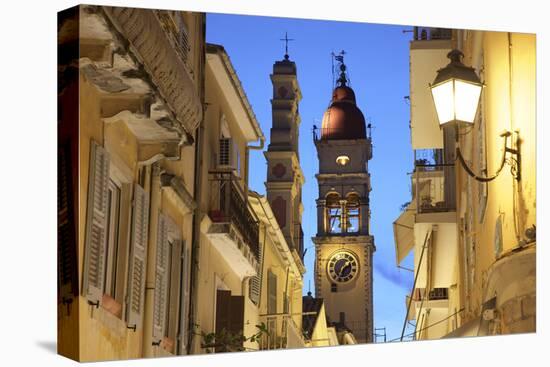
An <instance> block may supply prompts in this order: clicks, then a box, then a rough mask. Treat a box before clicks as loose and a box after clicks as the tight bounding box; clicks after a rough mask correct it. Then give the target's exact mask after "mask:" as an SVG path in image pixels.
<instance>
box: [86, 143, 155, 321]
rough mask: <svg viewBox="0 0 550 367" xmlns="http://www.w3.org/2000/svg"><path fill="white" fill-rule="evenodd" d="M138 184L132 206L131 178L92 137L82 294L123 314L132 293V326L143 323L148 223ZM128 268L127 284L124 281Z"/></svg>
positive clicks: (128, 316) (144, 202)
mask: <svg viewBox="0 0 550 367" xmlns="http://www.w3.org/2000/svg"><path fill="white" fill-rule="evenodd" d="M134 187H135V189H134V200H133V202H134V208H133V210H132V207H131V204H130V203H131V202H132V197H131V190H130V188H131V184H129V183H128V182H125V180H124V179H122V176H121V174H120V173H119V170H118V169H117V168H116V167H115V166H114V165H111V164H110V156H109V153H108V152H107V151H106V150H105V149H104V148H103V147H101V146H100V145H98V144H97V143H95V142H93V141H92V143H91V146H90V172H89V179H88V201H87V211H88V212H87V218H86V238H85V253H84V275H83V277H84V286H83V295H85V296H86V298H87V299H88V302H89V304H90V305H93V306H96V307H99V306H100V305H101V306H102V308H103V309H105V310H107V311H108V312H110V313H112V314H113V315H115V316H117V317H119V318H122V317H123V310H124V307H123V305H124V303H125V297H126V295H127V294H128V300H129V302H128V303H127V304H126V312H127V313H126V316H127V320H128V323H129V325H128V326H129V327H130V328H133V326H135V327H137V326H138V325H141V318H142V312H141V311H142V304H143V292H144V287H145V279H144V276H145V275H144V274H145V273H144V270H145V269H144V267H143V264H144V259H145V253H146V250H145V249H146V244H147V225H148V201H147V195H146V194H145V192H144V191H143V189H141V187H139V186H138V185H135V186H134ZM130 212H132V218H133V219H132V222H131V223H130ZM130 228H132V232H133V233H130ZM136 231H137V232H136ZM138 232H139V233H138ZM130 238H131V239H132V240H131V242H130ZM129 243H130V248H128V244H129ZM129 253H130V254H131V255H130V256H131V257H130V259H129V258H128V254H129ZM139 263H141V268H140V264H139ZM126 273H128V277H127V279H128V284H127V286H126V287H125V280H126V275H127V274H126ZM130 306H132V307H130Z"/></svg>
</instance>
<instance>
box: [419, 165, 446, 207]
mask: <svg viewBox="0 0 550 367" xmlns="http://www.w3.org/2000/svg"><path fill="white" fill-rule="evenodd" d="M413 190H414V196H415V200H416V207H417V211H418V213H438V212H451V211H454V210H455V208H456V200H455V180H454V164H452V163H451V164H417V165H416V166H415V170H414V176H413Z"/></svg>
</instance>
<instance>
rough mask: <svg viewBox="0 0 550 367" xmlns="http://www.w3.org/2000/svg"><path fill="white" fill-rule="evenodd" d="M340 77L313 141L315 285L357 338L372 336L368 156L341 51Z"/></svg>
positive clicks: (338, 321) (334, 318)
mask: <svg viewBox="0 0 550 367" xmlns="http://www.w3.org/2000/svg"><path fill="white" fill-rule="evenodd" d="M336 59H337V60H338V61H339V64H340V65H339V66H340V77H339V79H338V81H337V85H336V88H335V89H334V91H333V93H332V101H331V104H330V106H329V108H328V109H327V111H326V112H325V114H324V116H323V121H322V127H321V131H320V133H318V132H315V134H314V142H315V146H316V148H317V155H318V158H319V173H318V174H317V176H316V177H317V181H318V185H319V198H318V199H317V235H316V237H314V238H313V242H314V243H315V250H316V259H315V291H316V296H317V297H321V298H323V299H324V302H325V306H326V311H327V317H328V319H329V321H330V322H331V323H332V324H333V325H335V326H336V327H337V329H341V328H348V329H350V330H351V331H352V333H353V334H354V336H355V338H356V339H357V341H358V342H359V343H370V342H372V340H373V306H372V303H373V299H372V298H373V296H372V255H373V252H374V251H375V246H374V238H373V237H372V236H371V235H370V233H369V217H370V211H369V192H370V190H371V187H370V174H369V172H368V161H369V160H370V159H371V157H372V145H371V139H370V136H367V132H366V126H365V118H364V117H363V113H362V112H361V110H360V109H359V108H358V107H357V105H356V100H355V92H354V91H353V89H351V88H350V87H349V86H348V85H347V83H348V78H347V76H346V66H345V65H344V61H343V54H341V55H340V56H337V57H336Z"/></svg>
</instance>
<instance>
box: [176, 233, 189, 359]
mask: <svg viewBox="0 0 550 367" xmlns="http://www.w3.org/2000/svg"><path fill="white" fill-rule="evenodd" d="M181 262H182V266H183V272H182V284H181V289H182V296H181V297H182V299H181V309H182V311H181V319H180V320H179V322H180V335H179V336H178V342H179V346H180V347H179V354H186V352H187V349H186V348H187V335H188V330H187V328H188V327H189V322H188V321H189V279H190V277H191V275H190V272H189V269H190V267H191V251H190V250H189V249H188V248H186V244H185V241H183V242H182V260H181Z"/></svg>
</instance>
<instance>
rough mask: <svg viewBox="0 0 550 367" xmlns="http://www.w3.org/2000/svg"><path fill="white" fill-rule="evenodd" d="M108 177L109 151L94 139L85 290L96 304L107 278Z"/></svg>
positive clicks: (90, 175) (91, 146) (87, 219)
mask: <svg viewBox="0 0 550 367" xmlns="http://www.w3.org/2000/svg"><path fill="white" fill-rule="evenodd" d="M108 180H109V153H107V151H106V150H105V149H103V147H101V146H99V145H98V144H97V143H95V142H93V141H92V143H91V145H90V173H89V176H88V203H87V205H88V208H87V217H86V243H85V255H84V256H85V263H84V287H83V294H84V295H85V296H86V297H87V298H88V300H89V301H90V302H92V303H94V304H96V305H99V302H100V300H101V297H102V296H103V281H104V278H105V250H106V247H107V246H106V239H107V233H106V230H107V225H106V224H107V213H108V208H107V196H108V194H109V193H108V182H109V181H108Z"/></svg>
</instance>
